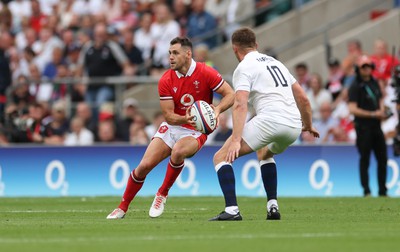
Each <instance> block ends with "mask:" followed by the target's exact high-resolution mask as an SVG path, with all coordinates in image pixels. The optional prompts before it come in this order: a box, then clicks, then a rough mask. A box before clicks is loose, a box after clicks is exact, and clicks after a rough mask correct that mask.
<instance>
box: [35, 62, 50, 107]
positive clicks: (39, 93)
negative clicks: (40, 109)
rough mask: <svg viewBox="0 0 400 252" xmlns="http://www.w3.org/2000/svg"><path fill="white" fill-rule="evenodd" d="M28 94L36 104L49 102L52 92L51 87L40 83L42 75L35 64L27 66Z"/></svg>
mask: <svg viewBox="0 0 400 252" xmlns="http://www.w3.org/2000/svg"><path fill="white" fill-rule="evenodd" d="M29 73H30V75H29V81H30V85H29V92H30V94H31V95H32V96H33V97H35V100H36V101H38V102H42V101H49V100H50V98H51V95H52V92H53V86H52V85H51V84H49V83H42V75H41V73H40V70H39V68H38V66H37V65H36V64H35V63H31V64H30V65H29Z"/></svg>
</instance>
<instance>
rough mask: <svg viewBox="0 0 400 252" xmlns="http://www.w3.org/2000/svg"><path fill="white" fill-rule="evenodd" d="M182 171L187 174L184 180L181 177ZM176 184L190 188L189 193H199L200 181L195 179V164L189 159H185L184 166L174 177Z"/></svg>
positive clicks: (183, 187)
mask: <svg viewBox="0 0 400 252" xmlns="http://www.w3.org/2000/svg"><path fill="white" fill-rule="evenodd" d="M183 173H187V174H188V175H187V178H186V180H184V178H183ZM176 185H177V186H178V187H179V188H181V189H183V190H186V189H189V188H191V190H190V194H191V195H198V194H199V187H200V183H199V182H198V181H196V165H195V164H194V163H193V162H192V161H191V160H185V167H184V168H183V170H182V172H181V174H179V176H178V177H177V178H176Z"/></svg>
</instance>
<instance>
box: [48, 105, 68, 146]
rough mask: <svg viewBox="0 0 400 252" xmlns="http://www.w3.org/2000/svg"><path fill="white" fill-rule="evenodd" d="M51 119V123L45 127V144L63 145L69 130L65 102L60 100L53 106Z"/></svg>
mask: <svg viewBox="0 0 400 252" xmlns="http://www.w3.org/2000/svg"><path fill="white" fill-rule="evenodd" d="M50 118H51V119H50V120H51V121H50V122H49V123H48V124H47V125H46V126H45V134H44V138H43V142H44V143H45V144H50V145H62V144H63V143H64V139H65V135H66V134H67V133H68V129H69V121H68V118H67V108H66V105H65V102H64V101H62V100H59V101H57V102H56V103H54V104H53V106H52V108H51V117H50Z"/></svg>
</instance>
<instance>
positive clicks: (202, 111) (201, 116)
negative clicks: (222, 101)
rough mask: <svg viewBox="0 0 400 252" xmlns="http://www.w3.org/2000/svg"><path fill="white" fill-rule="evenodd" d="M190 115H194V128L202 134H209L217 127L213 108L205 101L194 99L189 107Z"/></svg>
mask: <svg viewBox="0 0 400 252" xmlns="http://www.w3.org/2000/svg"><path fill="white" fill-rule="evenodd" d="M190 115H191V116H194V117H193V121H194V122H195V123H196V126H195V128H196V130H197V131H200V132H201V133H204V134H210V133H211V132H213V131H214V130H215V128H217V119H216V118H215V113H214V110H213V108H212V107H211V106H210V104H208V103H207V102H205V101H196V102H195V103H193V104H192V106H191V108H190Z"/></svg>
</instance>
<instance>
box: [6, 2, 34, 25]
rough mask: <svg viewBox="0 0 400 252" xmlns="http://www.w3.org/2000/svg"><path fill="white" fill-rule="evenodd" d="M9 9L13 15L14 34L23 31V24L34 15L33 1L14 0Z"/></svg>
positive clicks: (9, 4)
mask: <svg viewBox="0 0 400 252" xmlns="http://www.w3.org/2000/svg"><path fill="white" fill-rule="evenodd" d="M8 8H9V9H10V11H11V13H12V27H13V29H12V30H13V31H14V32H19V31H21V30H22V22H23V20H24V19H29V17H30V16H31V15H32V9H31V1H28V0H14V1H11V2H9V3H8Z"/></svg>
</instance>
